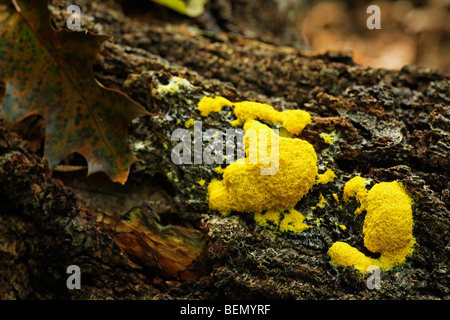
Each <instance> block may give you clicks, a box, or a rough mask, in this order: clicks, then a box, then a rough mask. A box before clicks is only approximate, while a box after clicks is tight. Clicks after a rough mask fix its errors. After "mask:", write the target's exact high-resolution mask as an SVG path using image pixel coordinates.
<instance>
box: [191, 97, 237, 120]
mask: <svg viewBox="0 0 450 320" xmlns="http://www.w3.org/2000/svg"><path fill="white" fill-rule="evenodd" d="M225 106H232V103H231V102H230V101H228V100H227V99H225V98H224V97H214V98H211V97H203V98H202V99H201V100H200V102H199V103H198V110H199V111H200V114H201V115H202V116H203V117H207V116H208V115H209V114H210V113H211V112H220V110H222V108H223V107H225Z"/></svg>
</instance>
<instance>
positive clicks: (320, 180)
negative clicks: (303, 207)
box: [316, 169, 336, 184]
mask: <svg viewBox="0 0 450 320" xmlns="http://www.w3.org/2000/svg"><path fill="white" fill-rule="evenodd" d="M335 178H336V174H335V173H334V171H333V170H330V169H327V171H325V172H324V173H321V174H319V175H318V176H317V179H316V184H327V183H329V182H332V181H333V180H334V179H335Z"/></svg>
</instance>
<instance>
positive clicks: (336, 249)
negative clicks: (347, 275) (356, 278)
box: [328, 241, 380, 273]
mask: <svg viewBox="0 0 450 320" xmlns="http://www.w3.org/2000/svg"><path fill="white" fill-rule="evenodd" d="M328 254H329V255H330V258H331V262H332V264H333V265H335V266H342V267H351V266H354V267H355V268H356V269H358V270H359V272H361V273H366V272H367V269H368V268H369V266H372V265H376V266H379V264H380V263H379V261H378V260H377V259H372V258H369V257H367V256H366V255H365V254H364V253H362V252H361V251H359V250H358V249H356V248H354V247H352V246H351V245H349V244H348V243H345V242H341V241H337V242H335V243H333V245H332V246H331V248H330V250H328Z"/></svg>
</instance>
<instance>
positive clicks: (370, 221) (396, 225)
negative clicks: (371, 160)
mask: <svg viewBox="0 0 450 320" xmlns="http://www.w3.org/2000/svg"><path fill="white" fill-rule="evenodd" d="M365 184H366V181H365V179H363V178H361V177H354V178H352V179H351V180H350V181H348V182H347V183H346V185H345V187H344V200H348V199H349V198H350V197H355V198H356V199H357V201H358V202H359V203H360V204H361V207H360V208H359V209H358V210H357V211H356V212H355V213H356V214H360V213H361V212H363V211H366V212H367V215H366V217H365V219H364V226H363V234H364V246H365V247H366V248H367V249H368V250H369V251H371V252H374V253H380V254H381V255H380V257H379V258H378V259H372V258H369V257H367V256H366V255H364V254H363V253H362V252H360V251H359V250H358V249H356V248H354V247H352V246H351V245H349V244H347V243H344V242H340V241H337V242H335V243H334V244H333V245H332V246H331V248H330V250H329V251H328V253H329V255H330V257H331V260H332V263H333V264H334V265H339V266H354V267H355V268H356V269H358V270H359V271H360V272H361V273H365V272H366V271H367V268H368V267H369V266H370V265H376V266H378V267H380V268H381V269H384V270H389V269H391V268H393V267H395V266H399V265H402V264H403V263H404V262H405V260H406V257H407V256H409V255H410V254H411V253H412V252H413V246H414V238H413V233H412V229H413V218H412V208H411V199H410V197H409V196H408V194H407V193H406V191H405V188H404V187H403V185H402V184H401V183H399V182H397V181H393V182H382V183H378V184H376V185H374V186H373V187H372V189H370V191H369V192H367V190H366V189H365Z"/></svg>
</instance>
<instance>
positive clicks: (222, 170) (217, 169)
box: [214, 166, 225, 173]
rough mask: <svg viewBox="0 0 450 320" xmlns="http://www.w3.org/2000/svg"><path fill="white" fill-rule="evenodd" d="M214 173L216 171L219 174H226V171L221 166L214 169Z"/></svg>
mask: <svg viewBox="0 0 450 320" xmlns="http://www.w3.org/2000/svg"><path fill="white" fill-rule="evenodd" d="M214 171H216V172H217V173H224V172H225V169H224V168H222V167H221V166H218V167H215V168H214Z"/></svg>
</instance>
